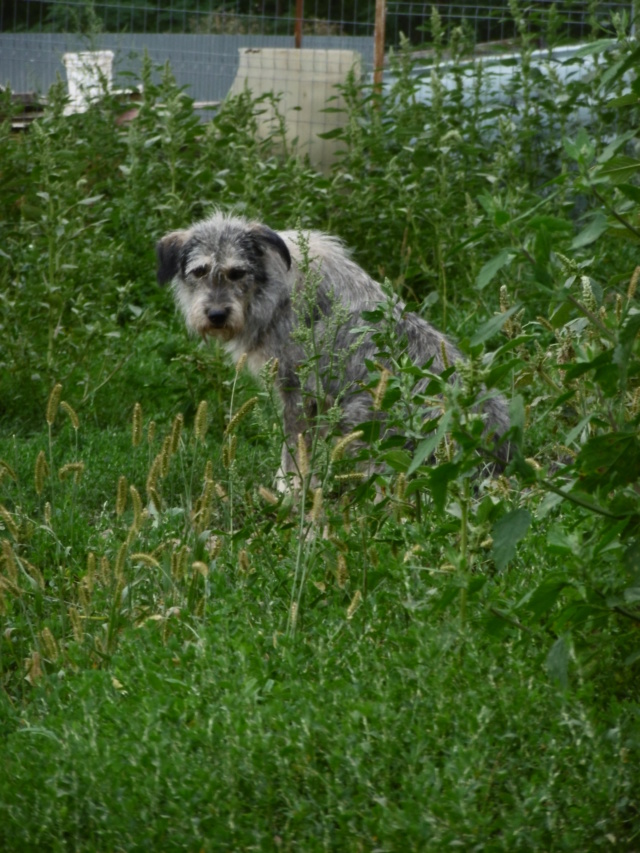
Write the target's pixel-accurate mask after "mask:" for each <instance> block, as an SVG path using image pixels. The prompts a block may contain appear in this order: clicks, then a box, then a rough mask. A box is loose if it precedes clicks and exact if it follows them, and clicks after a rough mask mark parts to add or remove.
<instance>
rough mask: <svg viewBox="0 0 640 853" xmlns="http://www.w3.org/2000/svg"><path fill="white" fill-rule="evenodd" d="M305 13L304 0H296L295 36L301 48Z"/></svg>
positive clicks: (297, 45) (298, 47)
mask: <svg viewBox="0 0 640 853" xmlns="http://www.w3.org/2000/svg"><path fill="white" fill-rule="evenodd" d="M303 15H304V0H296V22H295V27H294V30H293V32H294V36H295V39H296V48H297V49H298V50H300V48H301V47H302V18H303Z"/></svg>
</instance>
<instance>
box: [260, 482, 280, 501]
mask: <svg viewBox="0 0 640 853" xmlns="http://www.w3.org/2000/svg"><path fill="white" fill-rule="evenodd" d="M258 494H259V495H260V497H261V498H262V500H263V501H265V502H266V503H268V504H270V505H271V506H277V505H278V503H279V502H280V499H279V498H278V496H277V495H276V494H274V493H273V492H272V491H271V489H267V488H266V486H258Z"/></svg>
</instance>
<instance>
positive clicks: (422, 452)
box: [407, 411, 451, 476]
mask: <svg viewBox="0 0 640 853" xmlns="http://www.w3.org/2000/svg"><path fill="white" fill-rule="evenodd" d="M450 423H451V412H450V411H448V412H445V413H444V415H443V416H442V417H441V418H440V423H439V424H438V429H437V430H436V431H435V432H434V433H432V434H431V435H430V436H429V437H428V438H425V439H424V441H421V442H420V444H419V445H418V446H417V447H416V451H415V453H414V454H413V459H412V460H411V464H410V465H409V467H408V469H407V476H408V475H409V474H413V472H414V471H416V470H417V469H418V468H419V467H420V466H421V465H422V463H423V462H424V460H425V459H427V458H428V457H429V456H431V454H432V453H433V452H434V451H435V449H436V447H437V446H438V445H439V444H440V442H441V441H442V438H443V436H444V434H445V433H446V431H447V430H448V429H449V424H450Z"/></svg>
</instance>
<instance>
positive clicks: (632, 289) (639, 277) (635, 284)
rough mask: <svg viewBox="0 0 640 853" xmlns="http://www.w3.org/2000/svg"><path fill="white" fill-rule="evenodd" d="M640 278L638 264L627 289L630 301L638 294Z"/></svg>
mask: <svg viewBox="0 0 640 853" xmlns="http://www.w3.org/2000/svg"><path fill="white" fill-rule="evenodd" d="M639 280H640V266H637V267H636V268H635V269H634V271H633V275H632V276H631V281H630V282H629V287H628V289H627V300H628V301H629V302H630V301H631V300H632V299H633V297H634V296H635V295H636V290H637V289H638V281H639Z"/></svg>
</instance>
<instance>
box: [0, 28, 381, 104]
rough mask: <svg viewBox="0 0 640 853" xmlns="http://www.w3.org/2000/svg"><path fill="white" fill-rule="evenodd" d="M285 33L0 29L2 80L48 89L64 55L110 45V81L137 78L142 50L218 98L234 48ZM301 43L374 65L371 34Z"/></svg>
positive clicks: (233, 65)
mask: <svg viewBox="0 0 640 853" xmlns="http://www.w3.org/2000/svg"><path fill="white" fill-rule="evenodd" d="M293 46H294V45H293V39H292V38H289V37H287V36H263V35H148V34H126V35H106V34H105V35H100V36H99V37H97V38H95V39H93V40H92V41H91V43H89V42H88V41H87V39H83V38H82V37H79V36H76V35H71V34H54V33H36V34H28V33H16V34H13V33H0V85H3V86H10V88H11V90H12V91H13V92H41V93H44V92H46V91H47V90H48V89H49V87H50V86H51V84H52V83H53V82H54V81H55V79H56V75H58V74H59V75H60V77H61V78H62V79H63V80H65V79H66V73H65V69H64V65H63V64H62V55H63V54H64V53H66V52H75V51H81V50H112V51H113V52H114V53H115V59H114V85H115V86H116V87H119V86H123V85H127V84H128V85H131V82H132V80H131V78H130V77H127V76H126V74H124V72H133V74H134V75H135V82H139V75H140V65H141V61H142V60H141V58H142V56H143V55H144V51H145V50H146V51H147V52H148V54H149V56H150V57H151V59H152V61H153V62H154V64H164V63H165V62H167V61H168V62H169V63H170V65H171V69H172V71H173V73H174V75H175V77H176V80H177V82H178V84H179V85H181V86H187V87H188V88H187V92H188V94H189V95H190V96H191V97H192V98H194V99H195V100H196V101H219V100H222V99H223V98H224V97H225V95H226V94H227V92H228V91H229V87H230V86H231V83H232V81H233V79H234V77H235V75H236V71H237V69H238V48H241V47H244V48H246V47H256V48H258V47H293ZM303 47H309V48H311V47H315V48H329V49H347V50H357V51H359V52H360V53H361V55H362V58H363V70H364V71H365V72H367V71H369V70H371V68H372V65H373V39H372V38H361V37H353V38H351V37H348V36H344V37H342V36H305V38H304V42H303Z"/></svg>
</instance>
